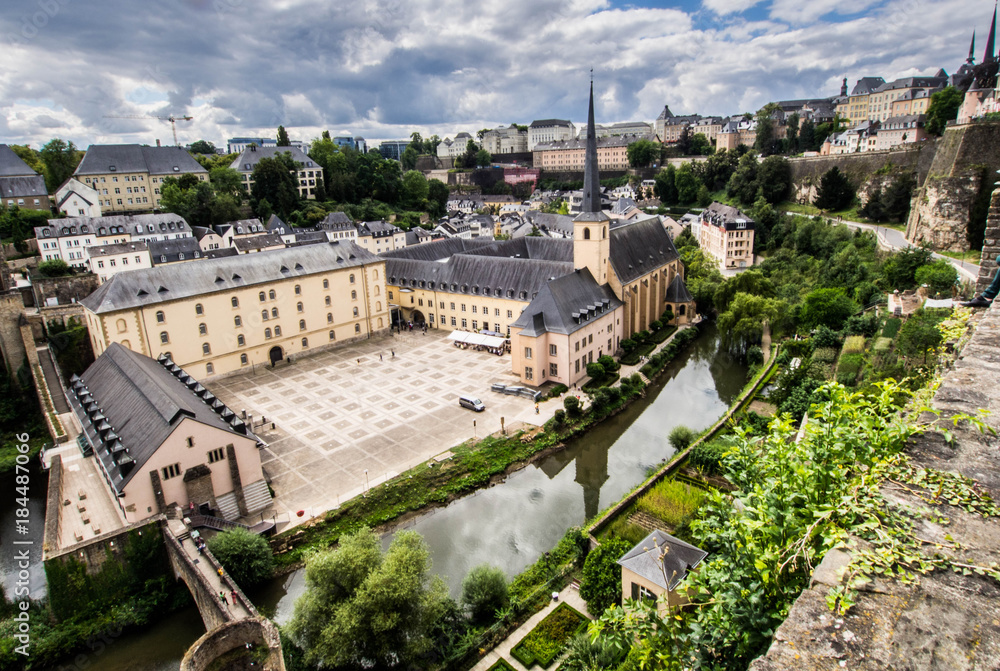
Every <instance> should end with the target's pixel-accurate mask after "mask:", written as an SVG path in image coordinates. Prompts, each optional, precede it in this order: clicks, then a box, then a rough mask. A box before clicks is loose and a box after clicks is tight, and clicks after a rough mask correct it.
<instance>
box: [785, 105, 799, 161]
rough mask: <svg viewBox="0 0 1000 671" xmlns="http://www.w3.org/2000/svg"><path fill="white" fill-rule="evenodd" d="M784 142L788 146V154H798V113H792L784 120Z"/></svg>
mask: <svg viewBox="0 0 1000 671" xmlns="http://www.w3.org/2000/svg"><path fill="white" fill-rule="evenodd" d="M785 129H786V133H785V141H786V142H787V144H788V153H789V154H797V153H799V113H798V112H792V113H791V114H789V115H788V118H787V119H785Z"/></svg>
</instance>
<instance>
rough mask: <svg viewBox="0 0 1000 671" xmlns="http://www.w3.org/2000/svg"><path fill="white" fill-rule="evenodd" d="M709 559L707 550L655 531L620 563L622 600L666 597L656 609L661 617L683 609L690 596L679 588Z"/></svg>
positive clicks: (620, 560)
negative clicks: (670, 610) (668, 612)
mask: <svg viewBox="0 0 1000 671" xmlns="http://www.w3.org/2000/svg"><path fill="white" fill-rule="evenodd" d="M707 556H708V553H707V552H705V551H704V550H702V549H700V548H697V547H695V546H693V545H691V544H689V543H685V542H684V541H682V540H680V539H679V538H674V537H673V536H671V535H670V534H668V533H666V532H664V531H660V530H659V529H657V530H655V531H653V532H652V533H651V534H649V535H648V536H646V537H645V538H643V539H642V540H641V541H640V542H639V543H638V544H637V545H636V546H635V547H633V548H632V549H631V550H629V551H628V552H626V553H625V555H624V556H623V557H622V558H621V559H619V560H618V564H619V566H621V567H622V600H623V601H624V600H626V599H653V600H658V599H659V598H660V596H661V595H662V594H666V595H667V596H666V599H664V600H662V601H659V603H658V605H657V608H658V609H659V611H660V612H661V613H665V612H666V611H667V610H668V609H670V608H674V607H676V606H682V605H684V604H685V603H687V602H688V597H687V593H686V591H685V590H678V589H677V587H678V585H680V583H681V581H682V580H684V578H686V577H687V575H688V573H689V572H690V571H693V570H695V569H696V568H697V567H698V565H699V564H701V561H702V560H703V559H704V558H705V557H707Z"/></svg>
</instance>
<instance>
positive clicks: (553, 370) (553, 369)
mask: <svg viewBox="0 0 1000 671" xmlns="http://www.w3.org/2000/svg"><path fill="white" fill-rule="evenodd" d="M558 375H559V365H558V364H554V363H550V364H549V377H557V376H558Z"/></svg>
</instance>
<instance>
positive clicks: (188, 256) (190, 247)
mask: <svg viewBox="0 0 1000 671" xmlns="http://www.w3.org/2000/svg"><path fill="white" fill-rule="evenodd" d="M146 244H147V245H148V247H149V257H150V260H151V261H152V263H153V265H154V266H162V265H166V264H168V263H183V262H185V261H194V260H198V259H201V258H202V252H201V247H199V246H198V240H197V238H194V237H190V238H181V239H180V240H150V241H149V242H148V243H146Z"/></svg>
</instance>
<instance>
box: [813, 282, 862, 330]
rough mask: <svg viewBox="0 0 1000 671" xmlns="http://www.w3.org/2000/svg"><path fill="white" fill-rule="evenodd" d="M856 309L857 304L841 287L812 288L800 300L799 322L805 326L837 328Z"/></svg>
mask: <svg viewBox="0 0 1000 671" xmlns="http://www.w3.org/2000/svg"><path fill="white" fill-rule="evenodd" d="M857 311H858V304H857V303H855V302H854V301H853V300H851V297H850V296H848V295H847V292H846V291H844V289H843V288H841V287H836V288H830V287H826V288H821V289H813V290H812V291H810V292H809V293H808V294H806V297H805V298H804V299H803V301H802V309H800V310H799V323H801V324H802V325H803V326H806V327H813V326H820V325H822V326H827V327H829V328H831V329H834V330H839V329H840V328H841V327H842V326H843V325H844V322H846V321H847V318H848V317H850V316H851V315H853V314H854V313H855V312H857Z"/></svg>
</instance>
